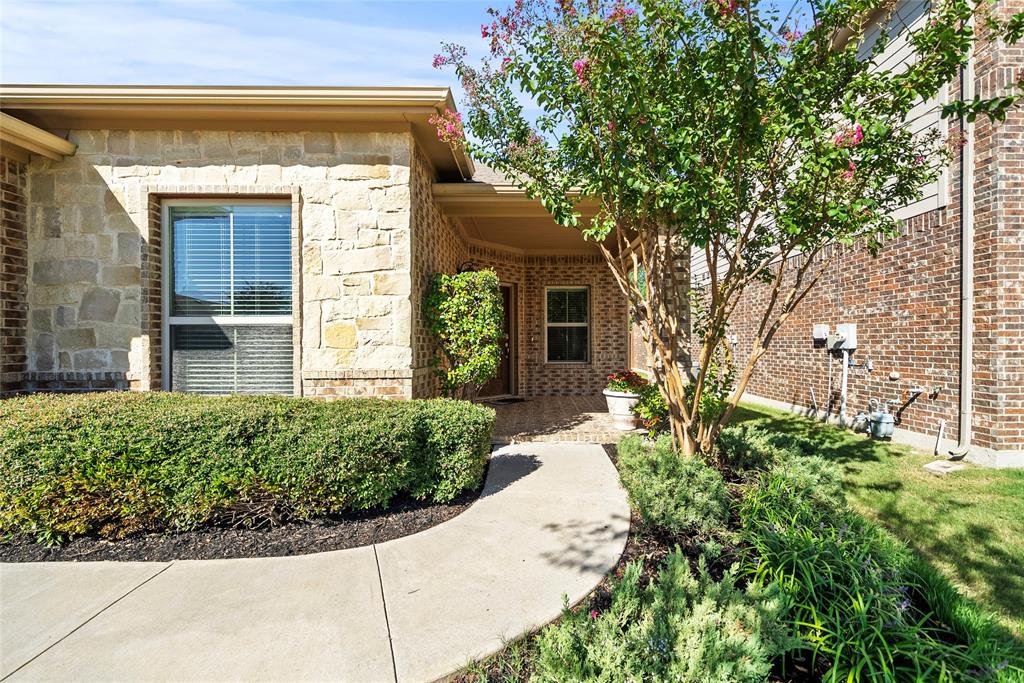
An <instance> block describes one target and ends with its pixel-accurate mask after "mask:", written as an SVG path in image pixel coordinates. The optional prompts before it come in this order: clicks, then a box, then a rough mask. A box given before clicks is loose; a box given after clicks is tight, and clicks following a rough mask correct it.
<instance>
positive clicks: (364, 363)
mask: <svg viewBox="0 0 1024 683" xmlns="http://www.w3.org/2000/svg"><path fill="white" fill-rule="evenodd" d="M411 364H412V349H411V348H409V347H408V346H393V345H381V346H364V347H361V348H359V349H358V350H357V351H356V359H355V363H354V365H355V367H357V368H377V369H381V370H401V369H405V368H408V367H409V366H410V365H411Z"/></svg>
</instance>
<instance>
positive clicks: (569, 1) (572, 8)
mask: <svg viewBox="0 0 1024 683" xmlns="http://www.w3.org/2000/svg"><path fill="white" fill-rule="evenodd" d="M558 11H560V12H561V13H562V14H564V15H566V16H570V17H574V16H576V5H575V2H574V0H558Z"/></svg>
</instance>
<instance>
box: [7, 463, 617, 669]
mask: <svg viewBox="0 0 1024 683" xmlns="http://www.w3.org/2000/svg"><path fill="white" fill-rule="evenodd" d="M628 530H629V507H628V504H627V502H626V498H625V493H624V492H623V491H622V489H621V488H620V487H619V484H618V476H617V474H616V471H615V468H614V466H613V465H612V464H611V462H610V461H609V460H608V457H607V456H606V455H605V453H604V450H603V448H602V447H601V446H598V445H594V444H539V443H530V444H519V445H512V446H505V447H503V448H500V449H499V450H497V451H495V452H494V454H493V456H492V460H491V467H490V471H489V474H488V477H487V482H486V485H485V487H484V491H483V493H482V495H481V498H480V500H478V501H477V502H476V503H474V504H473V505H472V507H470V508H469V509H468V510H467V511H466V512H464V513H463V514H461V515H459V516H458V517H456V518H454V519H452V520H450V521H448V522H445V523H444V524H441V525H440V526H436V527H434V528H432V529H428V530H427V531H424V532H421V533H418V534H415V535H413V536H407V537H405V538H400V539H396V540H394V541H388V542H387V543H381V544H378V545H375V546H370V547H365V548H353V549H351V550H339V551H335V552H328V553H318V554H314V555H300V556H296V557H279V558H261V559H233V560H182V561H176V562H163V563H156V562H83V563H63V562H54V563H31V564H0V679H4V680H11V681H20V680H26V681H27V680H61V681H73V680H78V681H94V680H104V681H107V680H133V681H137V680H176V681H177V680H190V681H200V680H206V681H212V680H217V681H225V680H247V681H249V680H289V681H296V680H305V681H309V680H317V681H322V680H331V681H366V682H375V681H396V680H397V681H400V682H403V683H404V682H406V681H432V680H434V679H437V678H440V677H443V676H445V675H447V674H449V673H452V672H453V671H455V670H457V669H459V668H461V667H463V666H464V665H465V664H466V663H467V662H468V661H469V660H471V659H474V658H478V657H482V656H485V655H488V654H490V653H492V652H495V651H497V650H498V649H500V648H501V646H502V642H503V640H506V639H509V638H514V637H516V636H518V635H520V634H521V633H523V632H525V631H528V630H531V629H533V628H536V627H538V626H540V625H542V624H544V623H546V622H548V621H550V620H551V619H553V618H555V617H556V616H557V615H558V613H559V611H560V609H561V603H562V595H568V596H569V600H570V602H575V601H577V600H579V599H580V598H582V597H583V596H585V595H586V594H587V593H588V592H589V591H590V590H591V589H592V588H593V587H594V586H595V585H596V584H597V583H598V582H599V581H600V580H601V578H602V576H603V575H604V574H605V573H606V572H607V571H608V570H609V569H611V567H613V566H614V565H615V563H616V561H617V560H618V558H619V555H620V554H621V553H622V549H623V547H624V546H625V543H626V536H627V534H628Z"/></svg>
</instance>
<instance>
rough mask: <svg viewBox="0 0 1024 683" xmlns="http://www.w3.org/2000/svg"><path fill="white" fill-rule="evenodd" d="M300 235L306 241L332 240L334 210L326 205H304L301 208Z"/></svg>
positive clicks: (333, 233) (333, 234)
mask: <svg viewBox="0 0 1024 683" xmlns="http://www.w3.org/2000/svg"><path fill="white" fill-rule="evenodd" d="M302 235H303V237H305V238H306V239H308V240H318V241H324V240H330V239H334V236H335V228H334V209H333V208H332V207H330V206H327V205H326V204H306V205H305V206H304V207H303V208H302Z"/></svg>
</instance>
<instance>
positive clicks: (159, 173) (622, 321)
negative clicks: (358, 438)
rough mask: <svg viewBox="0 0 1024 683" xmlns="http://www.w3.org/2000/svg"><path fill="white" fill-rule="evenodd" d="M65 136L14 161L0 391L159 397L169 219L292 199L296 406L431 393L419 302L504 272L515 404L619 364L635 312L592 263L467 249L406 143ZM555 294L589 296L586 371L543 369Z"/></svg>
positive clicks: (183, 134)
mask: <svg viewBox="0 0 1024 683" xmlns="http://www.w3.org/2000/svg"><path fill="white" fill-rule="evenodd" d="M69 139H70V140H71V141H73V142H75V143H76V144H77V145H78V150H77V152H76V153H75V154H74V155H73V156H70V157H67V158H65V159H63V160H61V161H52V160H49V159H44V158H33V159H32V161H31V162H30V163H29V164H27V165H24V166H22V165H19V164H16V163H13V162H12V163H9V164H8V165H7V166H5V170H6V172H7V175H6V176H5V180H4V186H3V187H4V220H5V222H4V235H3V240H0V244H2V245H3V248H4V250H5V251H4V258H3V264H4V267H5V270H4V271H3V280H0V284H2V286H3V287H4V291H5V297H4V308H3V309H2V311H3V316H4V317H3V319H2V323H3V324H2V326H0V329H3V331H4V332H3V334H4V336H3V343H4V345H5V346H4V347H3V348H4V349H5V353H4V373H5V374H4V377H5V378H6V380H5V382H6V383H5V385H4V386H5V387H6V390H7V391H19V390H26V391H34V390H88V389H128V388H131V389H136V390H156V389H160V388H162V386H163V376H164V372H163V358H162V333H163V332H162V330H163V325H162V319H161V317H162V302H163V296H164V291H163V284H162V283H163V279H164V274H163V273H162V272H161V271H162V263H163V253H162V249H163V245H162V242H161V237H162V229H163V225H162V221H163V206H164V202H165V201H166V200H168V199H179V198H188V199H205V198H209V199H211V200H215V201H225V202H226V203H228V202H230V201H231V199H232V198H236V199H238V198H244V199H252V198H273V199H280V200H285V201H288V202H290V204H291V206H292V231H293V235H292V242H293V243H292V255H293V265H292V270H293V297H294V298H293V318H294V323H293V334H294V340H293V341H294V348H295V359H294V362H295V368H296V372H295V393H296V394H302V395H311V396H322V397H341V396H366V395H374V396H385V397H395V398H412V397H426V396H433V395H436V394H437V391H438V382H437V378H436V377H435V376H434V374H433V371H432V369H431V367H430V360H431V357H432V356H433V353H434V347H433V342H432V340H431V338H430V335H429V333H428V332H427V329H426V325H425V322H424V319H423V315H422V310H421V306H420V302H421V301H422V297H423V292H424V289H425V287H426V285H427V283H428V281H429V278H430V276H431V275H432V274H433V273H437V272H455V271H456V270H458V269H459V268H460V267H494V268H495V269H496V270H497V271H498V273H499V275H500V276H501V279H502V281H503V282H505V283H508V284H512V285H514V286H515V303H516V310H515V316H516V319H517V324H516V328H517V330H518V335H517V343H516V348H515V349H514V352H515V357H516V368H515V371H514V375H515V382H516V385H515V391H514V393H517V394H520V395H524V396H540V395H572V394H588V393H596V392H599V391H600V389H601V388H602V387H603V385H604V381H605V377H606V376H607V375H608V374H609V373H611V372H613V371H614V370H617V369H620V368H622V367H625V365H626V363H627V323H626V310H625V305H624V303H623V301H622V297H621V295H620V294H619V293H618V290H617V289H616V288H615V283H614V281H613V280H612V278H611V275H610V273H609V272H608V270H607V267H606V266H605V265H604V263H603V262H602V261H601V260H600V258H599V257H595V256H524V255H522V254H516V253H513V252H512V251H506V250H500V249H494V250H492V249H481V248H480V247H477V246H473V245H470V244H469V243H468V242H467V241H466V240H465V239H464V238H463V236H462V234H461V232H460V231H459V230H458V228H457V226H456V225H455V224H454V223H453V222H452V220H451V219H450V218H449V217H447V216H446V215H445V214H444V213H443V211H442V210H441V209H440V207H439V206H438V204H437V202H436V201H435V200H434V197H433V192H432V186H433V183H434V179H435V176H436V173H435V171H434V169H433V168H432V166H431V165H430V163H429V161H428V160H427V158H426V156H425V155H424V154H423V153H422V152H421V150H420V149H419V148H418V147H417V146H416V143H415V141H414V139H413V137H412V135H411V134H408V133H330V132H305V133H292V132H224V131H182V130H164V131H148V130H136V131H120V130H109V131H107V130H77V131H71V132H70V134H69ZM19 249H20V250H21V251H20V252H19V251H18V250H19ZM19 253H20V254H21V256H20V257H19V255H18V254H19ZM8 255H9V256H8ZM552 285H576V286H583V285H585V286H588V287H589V288H590V291H591V315H592V320H591V347H592V348H591V361H590V362H589V363H585V364H548V363H546V362H545V359H544V357H543V353H544V347H543V339H544V327H543V315H544V313H543V311H544V308H543V297H544V287H545V286H552ZM7 291H10V292H11V294H12V295H11V296H6V292H7ZM8 348H9V349H11V351H10V352H7V349H8Z"/></svg>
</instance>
